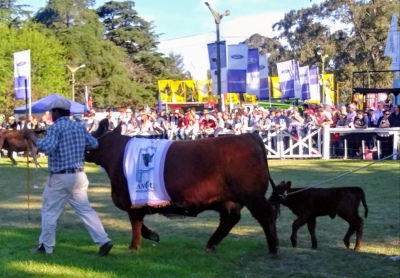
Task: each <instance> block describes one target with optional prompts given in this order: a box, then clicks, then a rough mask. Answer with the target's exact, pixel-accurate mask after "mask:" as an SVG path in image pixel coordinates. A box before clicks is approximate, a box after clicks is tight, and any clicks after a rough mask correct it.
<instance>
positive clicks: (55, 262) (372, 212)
mask: <svg viewBox="0 0 400 278" xmlns="http://www.w3.org/2000/svg"><path fill="white" fill-rule="evenodd" d="M17 160H18V162H19V164H20V165H21V166H18V167H15V166H12V165H11V162H10V161H9V159H8V158H2V159H1V161H0V176H1V177H2V178H1V179H0V192H1V193H2V194H1V195H0V204H1V205H0V217H1V222H0V245H1V246H2V248H0V269H1V275H2V277H21V278H22V277H23V278H25V277H46V278H47V277H51V278H53V277H57V278H58V277H68V278H71V277H72V278H81V277H96V278H98V277H101V278H106V277H107V278H111V277H112V278H114V277H115V278H117V277H118V278H121V277H124V278H125V277H157V278H158V277H184V278H188V277H197V278H200V277H201V278H203V277H210V278H216V277H296V278H297V277H304V278H306V277H307V278H308V277H315V278H316V277H318V278H320V277H323V278H328V277H329V278H331V277H363V278H364V277H365V278H369V277H371V278H375V277H381V276H382V274H384V277H388V278H389V277H390V278H392V277H393V278H394V277H396V278H397V277H399V274H400V268H399V265H398V264H399V263H398V262H393V261H391V260H389V257H390V256H394V255H398V254H399V252H400V246H399V231H400V211H399V198H400V188H399V186H398V185H399V183H400V180H399V175H398V168H399V163H398V161H383V162H381V163H377V164H374V165H372V166H370V167H368V168H365V169H362V170H361V171H359V172H355V173H352V174H350V175H347V176H345V177H342V178H341V179H337V180H333V181H331V182H329V183H328V184H324V185H320V187H340V186H360V187H362V188H363V190H364V191H365V194H366V200H367V204H368V207H369V215H368V218H367V219H365V225H364V235H363V243H364V244H363V246H362V249H361V251H358V252H356V251H353V250H348V249H346V248H345V246H344V244H343V240H342V239H343V236H344V234H345V233H346V231H347V229H348V223H346V222H345V221H344V220H343V219H341V218H340V217H339V216H337V217H336V218H335V219H331V218H330V217H328V216H325V217H319V218H318V219H317V228H316V234H317V239H318V249H317V250H312V249H311V246H310V245H311V243H310V236H309V233H308V230H307V226H306V225H305V226H303V227H302V228H301V229H300V230H299V232H298V246H297V248H292V246H291V244H290V239H289V238H290V233H291V225H292V222H293V220H294V219H295V216H294V215H293V213H292V212H291V211H289V209H287V208H286V207H281V213H280V215H279V217H278V220H277V234H278V237H279V240H280V245H279V247H280V248H279V251H278V258H277V259H269V258H268V256H267V252H268V251H267V242H266V240H265V236H264V233H263V231H262V228H261V227H260V225H259V223H258V222H257V221H256V220H255V219H254V218H253V217H252V216H251V214H250V212H249V211H248V210H247V209H246V208H244V209H243V210H242V213H241V219H240V222H239V223H238V224H237V225H236V226H235V227H234V228H233V229H232V231H231V232H230V233H229V235H228V236H226V238H225V239H224V240H223V241H222V242H221V244H220V245H219V246H218V247H217V250H216V251H215V252H205V251H204V249H203V247H204V246H205V244H206V242H207V240H208V239H209V237H210V236H211V235H212V233H213V232H214V231H215V229H216V228H217V226H218V220H219V216H218V214H217V213H216V212H214V211H208V212H203V213H201V214H200V215H199V216H198V217H195V218H192V217H186V218H184V219H175V220H170V219H168V218H166V217H164V216H162V215H157V214H155V215H148V216H146V218H145V220H144V222H145V223H146V225H147V226H148V227H149V228H151V229H152V230H154V231H156V232H158V233H159V235H160V237H161V241H160V242H159V243H157V244H154V245H153V242H151V241H149V240H145V239H142V245H141V249H139V250H136V251H134V252H132V253H131V252H129V251H128V249H127V247H128V245H129V243H130V240H131V226H130V222H129V220H128V216H127V214H126V213H125V212H123V211H121V210H119V209H118V208H117V207H115V205H114V204H113V203H112V200H111V197H110V196H111V193H110V182H109V180H108V177H107V175H106V174H105V173H101V172H100V169H99V167H98V166H97V165H94V164H87V165H86V166H85V170H86V172H87V175H88V179H89V181H90V186H89V190H88V195H89V198H90V202H91V205H92V206H93V208H94V209H95V210H96V212H97V213H98V214H99V216H100V218H101V221H102V223H103V225H104V227H105V229H106V232H107V233H108V235H109V237H110V238H111V239H112V240H113V242H114V248H113V249H112V250H111V252H110V254H109V255H108V256H107V257H98V256H95V255H94V254H95V253H96V252H97V250H98V247H97V245H96V244H95V243H93V242H92V240H91V238H90V236H89V234H88V232H87V231H86V229H85V227H84V226H83V224H82V222H81V221H80V219H79V217H78V216H77V215H76V213H75V212H74V210H73V209H72V208H71V207H70V206H69V205H67V206H66V208H65V210H64V212H63V213H62V215H61V216H60V218H59V220H58V222H57V243H56V246H55V248H54V254H53V255H51V256H44V255H32V254H30V253H29V252H28V249H29V248H33V247H36V246H37V241H38V237H39V235H40V208H41V200H42V193H43V188H44V185H45V183H46V180H47V178H48V173H46V172H44V171H42V170H38V171H35V170H33V169H32V168H31V170H30V210H27V195H26V194H27V180H26V173H27V171H26V164H25V162H26V159H25V158H17ZM39 163H40V164H41V166H42V167H44V168H46V166H47V160H46V159H45V158H40V159H39ZM268 164H269V168H270V171H271V175H272V178H273V180H274V181H275V183H278V182H280V181H281V180H288V179H290V178H291V177H295V178H292V183H293V186H294V187H306V186H310V185H314V184H316V183H319V182H321V181H324V180H328V179H330V178H332V177H335V176H339V175H342V174H343V173H345V172H347V171H349V170H354V169H356V168H357V167H362V166H365V165H367V164H368V163H367V162H366V161H362V160H351V161H349V160H329V161H324V160H298V159H296V160H289V159H286V160H271V159H269V161H268ZM31 166H32V165H31ZM35 185H36V186H35ZM270 194H271V188H269V189H268V192H267V195H270ZM359 213H360V215H363V214H364V209H363V208H362V207H361V206H360V211H359ZM354 241H355V236H354V235H353V237H352V239H351V244H352V245H351V247H353V246H354Z"/></svg>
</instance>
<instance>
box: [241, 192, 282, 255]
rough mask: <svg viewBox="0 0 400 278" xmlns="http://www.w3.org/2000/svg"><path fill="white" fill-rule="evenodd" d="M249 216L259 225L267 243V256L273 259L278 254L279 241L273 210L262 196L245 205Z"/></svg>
mask: <svg viewBox="0 0 400 278" xmlns="http://www.w3.org/2000/svg"><path fill="white" fill-rule="evenodd" d="M245 205H246V207H247V208H248V209H249V211H250V213H251V215H253V217H254V218H255V219H257V221H258V222H259V223H260V225H261V227H262V228H263V230H264V233H265V236H266V238H267V242H268V248H269V254H270V255H272V256H271V257H275V256H276V254H277V253H278V245H279V240H278V236H277V235H276V218H275V209H274V208H273V207H272V205H271V203H270V202H268V201H267V199H265V197H264V196H260V197H258V198H253V199H251V200H249V201H248V203H246V204H245Z"/></svg>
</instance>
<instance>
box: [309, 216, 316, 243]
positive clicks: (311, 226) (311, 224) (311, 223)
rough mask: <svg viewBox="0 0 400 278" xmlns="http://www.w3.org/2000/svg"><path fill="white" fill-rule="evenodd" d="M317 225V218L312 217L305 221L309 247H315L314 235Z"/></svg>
mask: <svg viewBox="0 0 400 278" xmlns="http://www.w3.org/2000/svg"><path fill="white" fill-rule="evenodd" d="M316 225H317V219H316V218H313V219H311V220H309V221H308V222H307V228H308V231H309V232H310V236H311V247H312V248H313V249H317V237H316V235H315V226H316Z"/></svg>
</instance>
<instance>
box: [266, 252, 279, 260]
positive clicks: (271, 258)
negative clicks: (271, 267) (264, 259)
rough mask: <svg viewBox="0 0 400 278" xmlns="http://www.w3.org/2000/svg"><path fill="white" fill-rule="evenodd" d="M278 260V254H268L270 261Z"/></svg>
mask: <svg viewBox="0 0 400 278" xmlns="http://www.w3.org/2000/svg"><path fill="white" fill-rule="evenodd" d="M277 258H278V253H268V259H270V260H275V259H277Z"/></svg>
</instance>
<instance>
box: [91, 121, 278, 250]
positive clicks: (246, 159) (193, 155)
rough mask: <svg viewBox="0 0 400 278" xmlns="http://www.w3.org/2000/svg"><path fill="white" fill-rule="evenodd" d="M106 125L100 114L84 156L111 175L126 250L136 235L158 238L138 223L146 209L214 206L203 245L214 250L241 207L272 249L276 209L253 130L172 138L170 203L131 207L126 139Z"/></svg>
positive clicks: (191, 212) (191, 211)
mask: <svg viewBox="0 0 400 278" xmlns="http://www.w3.org/2000/svg"><path fill="white" fill-rule="evenodd" d="M107 128H108V124H107V120H106V119H105V120H103V121H102V122H101V123H100V125H99V129H98V130H97V131H96V132H95V133H94V135H95V136H97V137H99V138H98V140H99V147H98V148H97V149H96V150H87V151H86V155H85V159H86V161H88V162H94V163H96V164H97V165H101V166H102V167H103V168H104V169H105V171H106V172H107V174H108V177H109V178H110V180H111V195H112V200H113V202H114V204H115V205H116V206H117V207H118V208H119V209H121V210H124V211H126V212H127V213H128V215H129V219H130V222H131V225H132V241H131V244H130V246H129V249H130V250H134V249H137V248H139V246H140V243H141V235H142V236H143V237H144V238H149V239H153V240H154V239H158V235H157V233H155V232H154V231H151V230H150V229H148V228H147V227H146V226H145V225H144V224H143V218H144V217H145V215H146V214H149V213H161V214H168V212H166V211H167V210H169V211H170V212H172V213H175V214H181V215H188V216H196V215H197V214H198V213H201V212H202V211H205V210H216V211H218V212H219V215H220V222H219V226H218V228H217V230H216V231H215V232H214V234H213V235H212V236H211V238H210V239H209V241H208V242H207V245H206V250H214V249H215V247H216V246H217V245H218V244H219V243H220V242H221V241H222V239H223V238H224V237H225V236H227V235H228V234H229V232H230V231H231V229H232V228H233V227H234V226H235V225H236V224H237V223H238V222H239V220H240V217H241V215H240V211H241V209H242V208H243V207H244V206H246V207H247V208H248V209H249V211H250V212H251V214H252V215H253V217H254V218H256V219H257V220H258V222H259V223H260V224H261V226H262V228H263V230H264V233H265V236H266V238H267V242H268V246H269V253H270V254H272V256H275V255H276V254H277V251H278V238H277V235H276V225H275V224H276V215H277V214H276V212H275V209H274V208H273V207H272V206H271V204H270V203H269V202H268V200H267V199H266V197H265V194H266V192H267V188H268V183H269V181H270V180H271V179H270V175H269V169H268V164H267V158H266V151H265V146H264V144H263V141H262V140H261V138H260V137H259V136H258V135H257V134H243V135H238V136H225V137H218V138H209V139H201V140H194V141H177V142H173V143H172V144H171V146H170V148H169V150H168V153H167V155H166V160H165V168H164V181H165V187H166V190H167V192H168V194H169V196H170V198H171V203H172V205H171V206H168V207H165V208H149V207H143V208H135V209H132V208H131V200H130V197H129V193H128V184H127V180H126V178H125V176H124V171H123V164H122V163H123V157H124V151H125V146H126V144H127V143H128V141H129V140H130V139H131V138H130V137H128V136H123V135H121V134H120V127H119V128H117V129H115V130H114V131H112V132H106V131H107ZM104 133H105V134H104ZM271 181H272V180H271Z"/></svg>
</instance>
